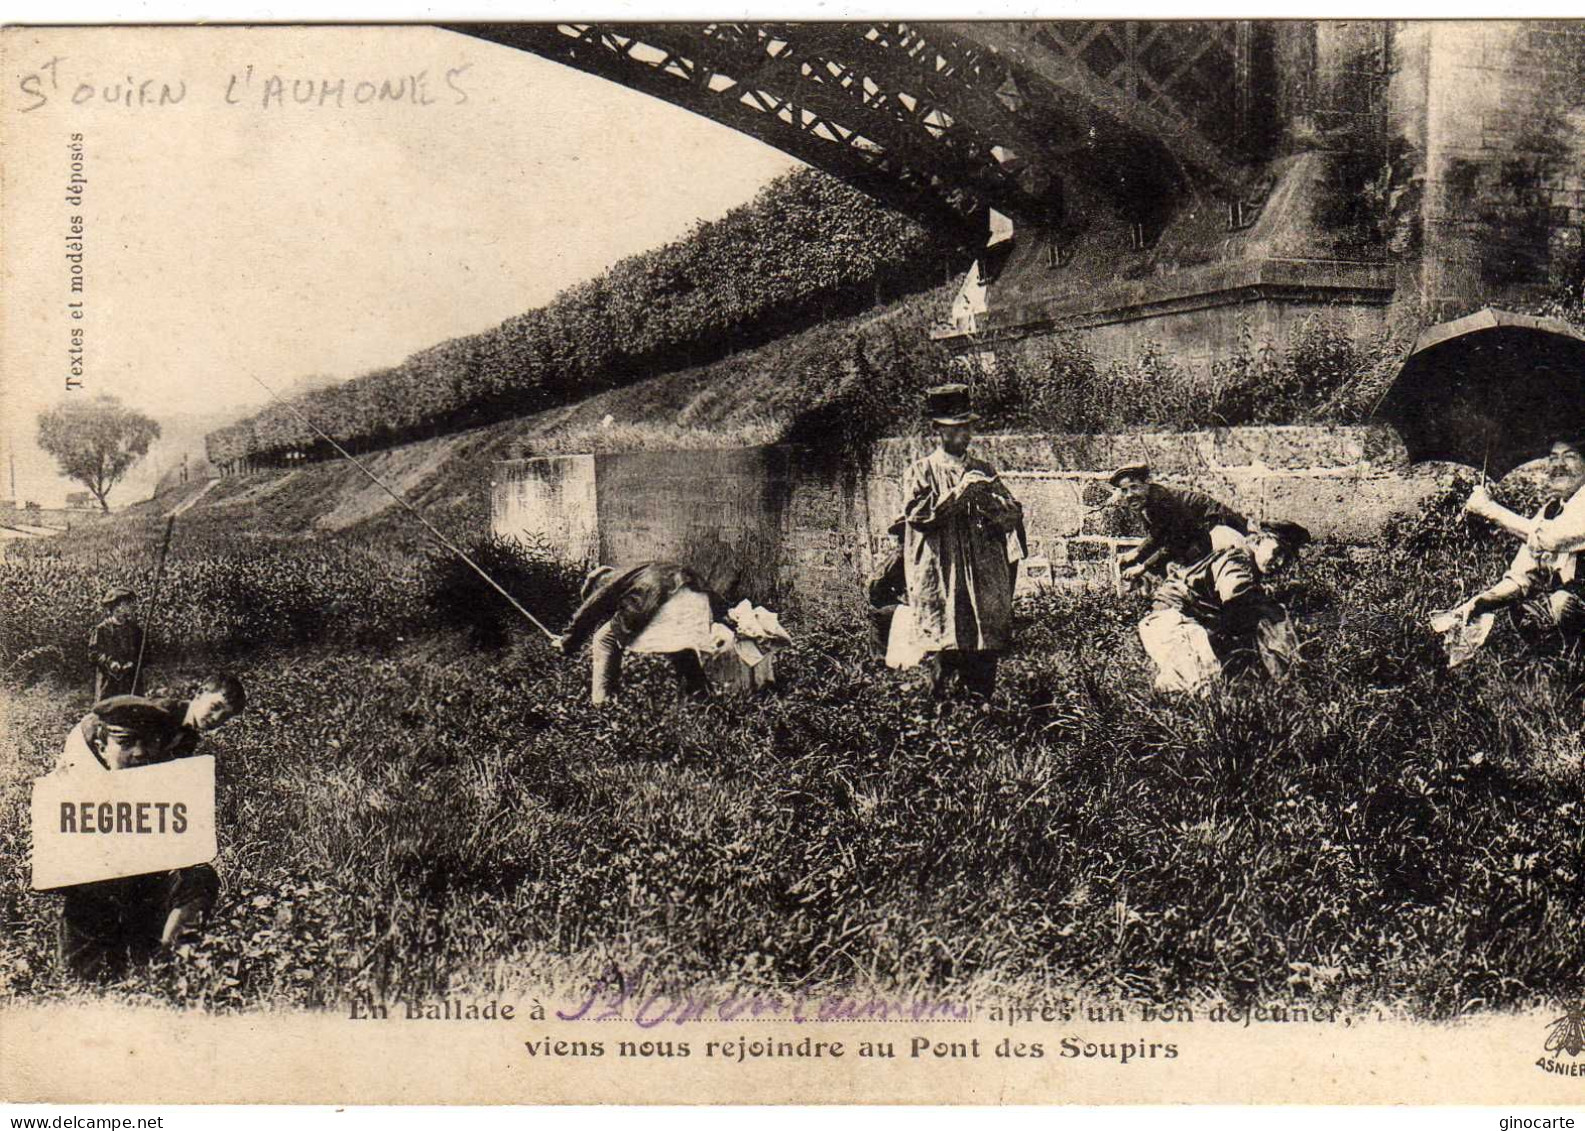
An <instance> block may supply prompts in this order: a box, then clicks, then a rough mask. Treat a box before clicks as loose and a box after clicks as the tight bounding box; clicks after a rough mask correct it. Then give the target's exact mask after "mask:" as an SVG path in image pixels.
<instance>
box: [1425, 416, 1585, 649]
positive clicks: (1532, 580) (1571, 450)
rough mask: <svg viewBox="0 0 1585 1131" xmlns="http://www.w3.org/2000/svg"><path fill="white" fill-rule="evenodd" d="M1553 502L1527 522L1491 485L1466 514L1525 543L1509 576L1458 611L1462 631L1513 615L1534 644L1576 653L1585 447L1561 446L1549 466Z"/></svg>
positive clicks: (1582, 612) (1583, 588)
mask: <svg viewBox="0 0 1585 1131" xmlns="http://www.w3.org/2000/svg"><path fill="white" fill-rule="evenodd" d="M1546 493H1547V500H1546V502H1545V503H1543V504H1542V506H1541V509H1540V510H1538V511H1537V512H1536V513H1535V515H1534V516H1533V517H1532V518H1529V519H1526V518H1524V517H1523V516H1521V515H1518V514H1515V513H1514V512H1513V511H1511V510H1509V509H1508V508H1507V507H1504V506H1503V505H1502V504H1500V503H1498V502H1497V501H1496V500H1494V499H1493V498H1492V497H1491V495H1490V494H1489V493H1488V492H1487V490H1486V485H1485V484H1484V483H1482V484H1480V485H1479V486H1477V487H1476V488H1475V490H1474V492H1472V493H1471V495H1470V497H1469V500H1468V501H1467V502H1466V503H1465V504H1464V509H1465V510H1467V511H1469V512H1470V513H1471V514H1474V515H1478V516H1479V517H1481V518H1485V519H1488V520H1489V521H1491V522H1493V523H1495V524H1496V525H1497V526H1498V527H1499V528H1500V529H1502V530H1504V531H1506V532H1508V533H1509V534H1512V535H1513V536H1514V537H1516V538H1521V539H1523V540H1524V545H1523V546H1521V547H1519V552H1518V553H1517V554H1515V555H1514V558H1513V562H1512V564H1510V565H1509V567H1508V572H1507V573H1505V574H1503V576H1502V578H1501V579H1500V580H1499V581H1498V582H1497V583H1496V584H1495V585H1493V586H1491V587H1490V588H1489V589H1485V590H1482V591H1481V592H1479V593H1477V594H1475V596H1473V597H1471V598H1470V599H1469V600H1468V601H1465V602H1464V603H1463V604H1462V605H1459V606H1458V607H1456V608H1455V609H1453V610H1452V611H1451V613H1450V614H1449V615H1450V618H1451V619H1452V620H1454V621H1456V622H1457V623H1458V624H1460V625H1464V624H1468V623H1469V621H1470V620H1471V619H1472V618H1476V617H1480V616H1482V615H1483V614H1485V613H1488V612H1494V611H1496V610H1498V609H1502V608H1509V609H1511V610H1512V611H1513V614H1514V619H1515V621H1516V622H1517V625H1518V627H1519V628H1520V630H1521V632H1523V633H1524V634H1526V635H1527V636H1529V637H1530V638H1531V639H1532V640H1535V641H1536V642H1540V641H1539V640H1538V639H1537V638H1538V637H1539V638H1545V637H1551V638H1553V639H1554V640H1555V641H1556V642H1557V643H1559V644H1561V645H1563V646H1564V647H1572V646H1573V645H1574V644H1576V643H1578V642H1579V640H1580V638H1581V636H1582V635H1585V571H1582V570H1581V569H1580V556H1581V553H1582V552H1585V441H1582V440H1578V439H1567V440H1559V441H1557V442H1556V443H1554V444H1553V445H1552V450H1551V452H1550V453H1549V454H1548V455H1547V465H1546Z"/></svg>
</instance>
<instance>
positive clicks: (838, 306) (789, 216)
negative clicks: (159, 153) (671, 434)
mask: <svg viewBox="0 0 1585 1131" xmlns="http://www.w3.org/2000/svg"><path fill="white" fill-rule="evenodd" d="M960 259H961V252H960V251H959V250H958V249H956V248H954V247H953V246H951V245H950V244H949V243H948V242H946V241H945V240H943V239H941V238H938V237H936V236H934V235H932V234H931V233H929V232H927V231H926V230H925V229H924V228H922V227H920V226H919V225H918V224H916V223H914V222H913V221H911V220H909V219H907V218H906V217H904V216H902V215H901V214H899V213H897V212H893V211H891V210H889V209H887V208H884V207H883V206H881V205H879V204H876V203H875V202H873V201H871V200H870V199H869V198H868V197H865V196H864V195H862V194H861V193H859V192H857V191H856V190H854V189H851V188H848V187H847V186H846V185H843V184H842V183H841V182H839V181H837V180H835V179H833V178H831V177H828V176H826V175H824V174H821V173H816V172H813V171H801V172H797V173H792V174H789V175H788V176H785V177H782V178H780V179H778V180H777V181H774V182H772V184H771V185H769V186H768V187H767V188H766V189H765V190H764V191H762V192H761V193H760V195H759V196H758V197H757V198H756V199H755V200H754V201H753V203H751V204H749V205H745V206H744V207H742V208H738V209H734V210H733V211H732V212H730V213H728V214H727V215H726V216H725V217H723V218H722V219H720V220H717V221H714V222H712V223H708V224H701V225H700V226H699V227H697V228H696V229H695V230H694V232H693V233H692V234H691V235H690V236H688V237H687V238H686V239H683V240H680V241H678V242H676V243H672V244H668V245H667V246H665V247H662V248H659V249H657V250H655V251H650V252H645V253H644V254H642V255H636V256H632V257H630V258H628V259H625V260H623V261H622V262H620V263H618V264H617V265H616V266H615V267H613V268H611V269H610V270H609V271H608V272H606V273H605V274H604V275H602V276H600V277H599V278H596V279H592V280H589V281H587V282H583V283H579V284H577V285H576V286H573V287H570V288H568V289H567V290H566V291H563V292H562V293H561V294H560V295H558V296H557V298H556V299H555V301H553V302H551V303H550V304H549V305H548V306H545V307H542V308H540V309H538V310H532V311H529V312H528V313H526V314H521V315H518V316H517V317H514V318H510V319H508V320H507V321H506V322H504V323H502V324H501V325H500V326H498V327H496V328H495V329H493V330H490V331H487V332H485V333H482V334H476V335H473V336H471V337H466V338H456V339H453V340H451V341H447V342H443V343H441V344H439V345H436V346H434V347H432V348H430V349H426V350H423V351H421V352H419V353H416V354H414V355H413V356H412V357H410V358H408V359H407V360H406V361H404V362H403V363H402V364H400V365H398V366H396V367H394V368H391V369H386V370H381V371H378V372H375V373H370V374H366V375H364V376H362V377H359V378H357V379H355V380H352V381H348V382H346V383H344V384H341V385H336V386H333V387H330V388H326V389H320V390H317V391H314V392H310V393H306V394H303V395H301V396H299V397H297V398H295V400H294V405H295V407H297V408H298V409H299V410H300V411H302V412H304V413H306V414H307V415H308V416H309V417H310V418H311V419H313V420H314V421H315V423H317V424H318V425H319V426H320V427H321V428H324V429H325V430H327V431H328V432H330V433H331V434H332V435H334V436H336V437H337V439H339V440H341V441H342V442H343V443H346V444H349V445H350V446H352V447H353V448H355V449H356V448H369V447H377V446H381V445H385V444H389V443H393V442H396V441H398V440H401V439H407V438H413V437H417V436H422V435H429V434H435V433H438V432H444V431H449V430H452V429H455V428H459V427H467V426H472V425H477V424H483V423H486V422H489V421H492V420H498V419H502V418H504V417H508V416H513V415H518V414H522V413H526V412H533V411H537V410H539V409H543V408H547V407H550V406H553V405H557V404H562V403H565V402H567V401H571V400H577V399H579V398H581V397H586V396H589V395H590V394H592V393H596V392H599V391H600V390H601V389H606V388H611V387H614V386H619V385H626V384H629V383H631V382H633V381H635V380H638V379H640V378H642V377H646V376H649V375H651V374H655V373H660V372H665V371H667V370H670V369H675V368H680V367H683V366H686V365H691V364H697V363H698V362H699V361H701V360H706V359H709V358H714V357H719V356H721V355H723V354H725V353H729V352H731V351H734V350H741V349H744V348H746V347H749V346H753V345H756V344H758V343H760V342H763V341H767V340H769V339H771V338H774V337H777V336H779V335H781V334H785V333H787V332H789V331H791V330H795V329H798V328H801V327H803V326H806V325H807V324H808V323H809V322H810V321H812V320H816V319H824V318H830V317H833V316H838V315H842V314H845V313H850V312H852V311H854V310H857V309H861V308H864V307H868V306H870V305H872V304H874V303H875V302H876V301H877V299H878V298H885V297H890V296H894V295H896V294H898V293H900V292H904V291H910V290H915V289H917V288H918V286H919V280H920V279H921V278H923V279H940V278H942V277H943V276H944V275H946V274H947V268H948V267H949V265H954V264H955V265H956V266H959V267H961V266H962V263H961V262H958V261H959V260H960ZM207 443H208V454H209V458H210V460H211V461H212V462H214V463H216V464H222V465H223V464H226V463H229V462H232V461H236V460H245V459H255V460H265V461H269V460H272V459H276V458H278V457H280V456H281V455H283V454H284V453H286V452H288V451H292V450H304V451H308V450H315V451H317V450H318V448H319V446H320V445H319V442H318V441H317V438H316V437H315V436H314V434H313V433H312V432H311V430H310V429H309V428H308V427H307V426H306V425H305V424H303V423H302V421H301V420H299V419H298V417H297V416H296V415H294V414H293V413H292V412H290V411H289V410H287V409H286V408H283V407H281V406H280V405H272V406H270V407H268V408H266V409H264V410H263V411H262V412H260V413H259V414H258V415H256V416H254V417H252V418H250V419H248V420H244V421H242V422H240V423H238V424H234V425H231V426H230V427H227V428H222V429H220V430H218V431H216V432H212V433H210V435H209V437H208V441H207Z"/></svg>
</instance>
